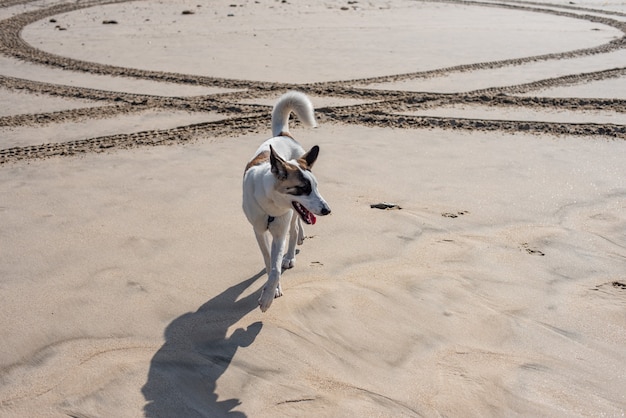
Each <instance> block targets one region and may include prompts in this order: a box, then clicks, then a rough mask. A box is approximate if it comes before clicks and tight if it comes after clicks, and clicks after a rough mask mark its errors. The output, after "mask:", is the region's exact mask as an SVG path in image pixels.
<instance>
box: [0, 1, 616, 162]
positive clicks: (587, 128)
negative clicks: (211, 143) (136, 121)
mask: <svg viewBox="0 0 626 418" xmlns="http://www.w3.org/2000/svg"><path fill="white" fill-rule="evenodd" d="M126 1H128V0H91V1H86V2H80V3H61V4H56V5H52V6H50V7H47V8H42V9H36V10H32V11H29V12H25V13H22V14H18V15H16V16H13V17H11V18H8V19H5V20H2V21H0V53H3V54H5V55H7V56H10V57H13V58H17V59H20V60H24V61H28V62H32V63H36V64H40V65H46V66H51V67H55V68H62V69H66V70H71V71H80V72H86V73H89V74H100V75H109V76H122V77H130V78H137V79H143V80H152V81H157V82H168V83H179V84H191V85H199V86H211V87H220V88H229V89H242V90H241V91H238V92H231V93H221V94H212V95H209V96H197V97H164V96H154V95H142V94H132V93H122V92H113V91H105V90H97V89H89V88H82V87H72V86H65V85H55V84H50V83H43V82H36V81H31V80H24V79H19V78H15V77H7V76H0V86H1V87H3V88H7V89H13V90H26V91H30V92H33V93H39V94H47V95H53V96H61V97H68V98H81V99H90V100H94V101H101V102H103V105H102V106H99V107H92V108H87V109H74V110H66V111H60V112H50V113H41V114H30V115H15V116H6V117H0V126H25V125H37V124H42V123H55V122H63V121H71V120H80V119H85V118H98V117H112V116H115V115H116V114H122V113H128V112H140V111H143V110H146V109H149V108H166V109H183V110H187V111H214V112H219V113H223V114H225V115H228V118H227V119H224V120H220V121H217V122H210V123H203V124H196V125H190V126H186V127H178V128H173V129H167V130H153V131H145V132H139V133H132V134H118V135H110V136H103V137H97V138H89V139H84V140H80V141H70V142H64V143H57V144H44V145H40V146H25V147H14V148H10V149H4V150H0V164H3V163H6V162H10V161H17V160H22V159H33V158H46V157H50V156H58V155H75V154H79V153H86V152H102V151H106V150H110V149H113V148H118V149H125V148H131V147H137V146H145V145H157V144H164V143H181V142H187V141H190V140H192V139H194V138H195V137H197V136H198V135H224V136H225V135H237V134H241V133H242V132H248V131H257V130H259V129H260V128H261V127H264V125H265V123H266V118H267V116H266V114H267V111H268V109H269V108H268V107H267V106H257V105H242V104H239V103H236V102H237V101H238V100H241V99H243V98H247V97H255V98H258V97H262V96H269V95H276V94H278V93H279V92H282V91H284V90H287V89H293V88H297V89H299V90H303V91H305V92H308V93H310V94H316V95H326V96H335V97H348V98H358V99H365V100H371V101H375V102H374V103H367V104H362V105H355V106H344V107H336V108H322V109H318V111H319V112H320V114H321V115H323V117H325V118H326V119H327V120H329V121H334V122H337V123H348V124H361V125H368V126H381V125H382V126H390V127H395V128H405V129H415V128H440V129H465V130H484V131H502V132H507V133H510V132H532V133H547V134H552V135H580V136H592V137H593V136H603V137H609V138H619V139H626V126H625V125H618V124H591V123H587V124H573V123H548V122H531V121H498V120H482V119H463V118H436V117H425V116H400V115H397V114H395V112H398V111H400V110H416V109H418V110H419V109H421V108H427V107H433V106H441V105H446V104H468V105H471V104H475V103H480V104H482V105H488V106H518V107H543V108H558V109H570V110H576V109H578V110H580V109H596V110H597V109H604V110H607V109H608V110H612V111H614V112H619V113H626V100H619V99H614V100H606V99H578V98H569V99H560V98H559V99H551V98H535V97H516V96H512V94H520V93H528V92H530V91H533V90H537V89H543V88H547V87H555V86H563V85H570V84H577V83H581V82H587V81H595V80H602V79H607V78H613V77H624V76H626V67H621V68H614V69H608V70H603V71H597V72H591V73H581V74H572V75H567V76H563V77H555V78H548V79H543V80H539V81H535V82H532V83H526V84H520V85H514V86H503V87H492V88H487V89H481V90H476V91H473V92H469V93H458V94H436V93H419V92H403V91H394V90H378V89H368V88H367V87H366V86H367V85H368V84H372V83H394V82H398V81H403V80H411V79H419V78H429V77H436V76H443V75H446V74H451V73H456V72H466V71H476V70H485V69H495V68H501V67H505V66H516V65H522V64H526V63H529V62H536V61H547V60H562V59H569V58H575V57H580V56H587V55H595V54H602V53H607V52H611V51H615V50H618V49H622V48H625V47H626V22H621V21H619V20H616V19H612V18H609V17H606V16H607V15H615V16H623V15H625V14H621V13H618V12H606V11H600V10H595V9H584V8H580V7H575V6H557V5H552V4H542V3H530V2H529V3H522V2H519V1H516V0H509V1H506V2H502V3H483V2H480V1H472V0H459V1H454V0H419V1H428V2H439V3H454V4H463V5H469V6H476V7H499V8H507V9H513V10H524V11H532V12H536V13H547V14H552V15H557V16H563V17H569V18H575V19H582V20H586V21H591V22H594V23H599V24H603V25H607V26H611V27H614V28H617V29H619V30H620V31H622V33H625V35H623V36H622V37H620V38H618V39H615V40H613V41H611V42H608V43H606V44H603V45H599V46H597V47H593V48H584V49H578V50H573V51H566V52H561V53H552V54H544V55H539V56H530V57H524V58H517V59H508V60H500V61H492V62H482V63H475V64H467V65H458V66H452V67H447V68H441V69H436V70H431V71H422V72H415V73H407V74H396V75H389V76H384V77H372V78H365V79H355V80H343V81H336V82H324V83H309V84H303V85H292V84H285V83H269V82H258V81H241V80H232V79H224V78H214V77H206V76H197V75H189V74H179V73H171V72H160V71H150V70H139V69H134V68H126V67H117V66H112V65H106V64H99V63H93V62H87V61H81V60H76V59H71V58H66V57H62V56H58V55H55V54H50V53H48V52H45V51H42V50H39V49H37V48H35V47H33V46H31V45H29V44H28V43H26V42H25V41H24V40H23V39H22V38H21V36H20V33H21V31H22V29H23V28H24V27H25V26H26V25H28V24H31V23H33V22H36V21H38V20H41V19H45V18H47V17H51V16H54V15H57V14H60V13H67V12H71V11H75V10H80V9H84V8H87V7H94V6H99V5H106V4H115V3H123V2H126ZM27 3H30V1H28V0H22V1H18V0H5V1H2V2H0V7H8V6H14V5H18V4H27ZM541 6H543V7H541ZM545 7H550V9H547V8H545ZM564 10H575V11H578V12H583V13H584V12H588V13H599V14H602V15H603V16H597V15H590V14H581V13H575V12H572V11H564ZM359 86H364V87H363V88H360V87H359ZM241 115H244V116H241Z"/></svg>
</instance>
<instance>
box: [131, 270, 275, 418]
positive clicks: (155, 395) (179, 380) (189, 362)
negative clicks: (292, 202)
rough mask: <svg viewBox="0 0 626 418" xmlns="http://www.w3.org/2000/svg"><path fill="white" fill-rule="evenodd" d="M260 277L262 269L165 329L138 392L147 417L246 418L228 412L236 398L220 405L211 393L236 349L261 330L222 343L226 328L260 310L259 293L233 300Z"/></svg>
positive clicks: (255, 325) (241, 331) (253, 329)
mask: <svg viewBox="0 0 626 418" xmlns="http://www.w3.org/2000/svg"><path fill="white" fill-rule="evenodd" d="M264 273H265V269H263V271H261V272H260V273H258V274H256V275H255V276H253V277H250V278H249V279H247V280H245V281H243V282H241V283H239V284H237V285H235V286H233V287H231V288H229V289H227V290H225V291H224V292H222V293H221V294H219V295H217V296H216V297H214V298H213V299H211V300H209V301H208V302H207V303H205V304H204V305H202V306H201V307H200V309H198V310H197V311H196V312H190V313H187V314H185V315H182V316H180V317H178V318H176V319H175V320H174V321H172V323H171V324H169V325H168V327H167V328H166V329H165V343H164V344H163V346H162V347H161V348H160V349H159V351H157V353H156V354H155V355H154V357H153V358H152V361H151V362H150V371H149V372H148V381H147V382H146V384H145V385H144V386H143V388H142V390H141V391H142V393H143V395H144V397H145V399H146V402H147V403H146V405H145V407H144V413H145V416H146V417H220V416H228V417H245V414H243V413H242V412H237V411H232V409H233V408H234V407H236V406H237V405H239V403H240V401H239V400H238V399H227V400H223V401H219V402H218V400H217V397H218V395H217V393H216V392H215V388H216V382H217V379H218V378H219V377H220V376H221V375H222V374H223V373H224V372H225V371H226V369H227V368H228V366H229V365H230V362H231V360H232V359H233V357H234V355H235V352H236V351H237V349H238V348H239V347H247V346H249V345H250V344H252V342H254V340H255V338H256V337H257V335H258V334H259V332H260V331H261V328H262V326H263V325H262V323H261V322H255V323H253V324H252V325H250V326H248V328H247V329H243V328H239V329H237V330H235V331H234V332H233V333H232V335H231V336H230V337H228V338H226V333H227V331H228V328H229V327H230V326H232V325H233V324H235V323H236V322H237V321H239V320H240V319H241V318H243V317H244V316H245V315H246V314H247V313H249V312H251V311H252V310H253V309H255V308H256V307H257V306H258V302H257V300H258V297H259V295H258V292H253V293H252V294H250V295H249V296H246V297H245V298H242V299H240V300H237V298H238V297H239V296H240V295H241V294H242V293H243V292H244V291H245V290H246V289H247V288H248V287H249V286H250V285H252V283H254V281H256V280H257V279H258V278H260V277H261V276H262V275H263V274H264Z"/></svg>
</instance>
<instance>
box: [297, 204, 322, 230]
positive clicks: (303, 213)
mask: <svg viewBox="0 0 626 418" xmlns="http://www.w3.org/2000/svg"><path fill="white" fill-rule="evenodd" d="M291 204H292V205H293V207H294V209H295V210H296V212H298V215H300V217H301V218H302V220H303V221H304V223H306V224H309V225H315V221H316V220H317V219H316V218H315V215H313V214H312V213H311V212H309V210H308V209H307V208H305V207H304V206H302V205H301V204H300V203H298V202H291Z"/></svg>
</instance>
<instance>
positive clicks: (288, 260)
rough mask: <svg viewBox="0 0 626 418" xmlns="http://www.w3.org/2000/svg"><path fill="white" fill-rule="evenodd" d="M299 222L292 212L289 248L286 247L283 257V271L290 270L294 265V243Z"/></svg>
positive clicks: (296, 238)
mask: <svg viewBox="0 0 626 418" xmlns="http://www.w3.org/2000/svg"><path fill="white" fill-rule="evenodd" d="M299 220H300V218H299V217H298V215H297V214H296V213H293V211H292V215H291V222H289V224H290V225H289V246H288V247H287V254H285V257H283V269H290V268H292V267H293V266H295V265H296V242H297V241H298V239H299V233H298V223H299V222H298V221H299Z"/></svg>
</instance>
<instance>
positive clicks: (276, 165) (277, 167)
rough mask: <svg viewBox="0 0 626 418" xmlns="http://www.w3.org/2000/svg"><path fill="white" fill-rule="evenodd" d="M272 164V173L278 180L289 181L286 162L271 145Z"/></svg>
mask: <svg viewBox="0 0 626 418" xmlns="http://www.w3.org/2000/svg"><path fill="white" fill-rule="evenodd" d="M270 164H271V165H272V173H274V175H275V176H276V178H277V179H278V180H285V179H287V167H286V164H285V160H283V159H282V158H281V157H280V155H278V154H276V151H274V148H272V146H271V145H270Z"/></svg>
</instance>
